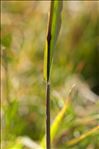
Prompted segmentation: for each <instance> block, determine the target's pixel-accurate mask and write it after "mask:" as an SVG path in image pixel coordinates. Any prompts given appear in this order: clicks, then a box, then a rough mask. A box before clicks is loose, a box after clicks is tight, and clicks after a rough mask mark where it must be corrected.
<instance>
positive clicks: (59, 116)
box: [41, 97, 71, 149]
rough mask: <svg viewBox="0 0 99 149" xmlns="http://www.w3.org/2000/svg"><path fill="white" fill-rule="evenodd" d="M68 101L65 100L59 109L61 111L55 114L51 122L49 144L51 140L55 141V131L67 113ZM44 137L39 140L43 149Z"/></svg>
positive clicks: (69, 99)
mask: <svg viewBox="0 0 99 149" xmlns="http://www.w3.org/2000/svg"><path fill="white" fill-rule="evenodd" d="M70 101H71V98H70V97H68V99H66V102H65V103H64V106H63V108H62V109H61V111H60V112H59V113H58V114H57V116H56V118H55V120H54V121H53V123H52V125H51V143H52V142H53V140H54V139H55V136H56V134H57V131H58V129H59V127H60V124H61V122H62V120H63V118H64V115H65V113H66V111H67V109H68V108H69V105H70ZM45 138H46V137H45V136H44V137H43V139H42V140H41V146H42V147H43V148H44V149H45Z"/></svg>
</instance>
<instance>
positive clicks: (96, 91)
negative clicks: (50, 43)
mask: <svg viewBox="0 0 99 149" xmlns="http://www.w3.org/2000/svg"><path fill="white" fill-rule="evenodd" d="M1 4H2V8H1V58H2V61H1V84H2V86H1V93H2V95H1V97H2V102H1V110H2V112H1V120H2V142H1V144H2V149H36V148H37V146H36V147H35V145H36V144H39V145H40V142H41V140H42V138H43V136H44V134H45V116H46V113H45V109H46V107H45V102H46V101H45V81H44V79H43V61H44V60H43V58H44V48H45V40H46V32H47V24H48V12H49V6H50V2H49V1H8V0H7V1H6V0H5V1H2V2H1ZM75 84H77V88H76V89H75V88H73V91H72V95H71V98H72V99H71V102H70V105H69V107H68V109H67V111H66V112H64V115H63V117H62V119H61V122H60V123H58V131H57V132H56V133H55V137H54V139H53V141H52V142H53V143H52V149H66V148H67V149H68V148H69V149H98V148H99V129H97V131H94V132H93V133H91V135H88V136H87V135H85V138H84V139H82V140H80V139H79V137H80V136H81V135H82V134H84V133H86V132H90V131H91V130H92V129H93V128H96V127H97V126H98V125H99V101H98V100H97V99H99V2H98V1H64V3H63V10H62V24H61V30H60V34H59V37H58V42H57V46H56V50H55V53H54V60H53V66H52V72H51V123H53V121H54V119H55V117H56V116H57V115H58V113H59V112H60V111H61V109H62V108H63V107H64V105H65V101H66V100H67V98H68V93H69V90H70V89H71V88H72V86H73V85H75ZM74 138H78V142H77V143H73V145H70V146H68V145H67V144H68V142H69V141H70V140H72V139H74Z"/></svg>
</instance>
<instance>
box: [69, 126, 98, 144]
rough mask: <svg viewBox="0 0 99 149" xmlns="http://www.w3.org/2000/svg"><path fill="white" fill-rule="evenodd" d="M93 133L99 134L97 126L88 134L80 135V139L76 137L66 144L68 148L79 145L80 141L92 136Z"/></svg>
mask: <svg viewBox="0 0 99 149" xmlns="http://www.w3.org/2000/svg"><path fill="white" fill-rule="evenodd" d="M95 132H99V125H98V126H96V127H95V128H93V129H91V130H89V131H88V132H86V133H84V134H82V135H81V136H80V137H77V138H74V139H72V140H70V141H69V142H67V143H66V144H67V145H68V146H72V145H75V144H77V143H79V142H80V141H82V140H83V139H85V138H86V137H89V136H90V135H92V134H94V133H95Z"/></svg>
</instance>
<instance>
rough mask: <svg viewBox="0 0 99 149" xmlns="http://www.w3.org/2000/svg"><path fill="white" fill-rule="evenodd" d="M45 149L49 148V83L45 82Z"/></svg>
mask: <svg viewBox="0 0 99 149" xmlns="http://www.w3.org/2000/svg"><path fill="white" fill-rule="evenodd" d="M46 149H50V83H49V81H47V84H46Z"/></svg>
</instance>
